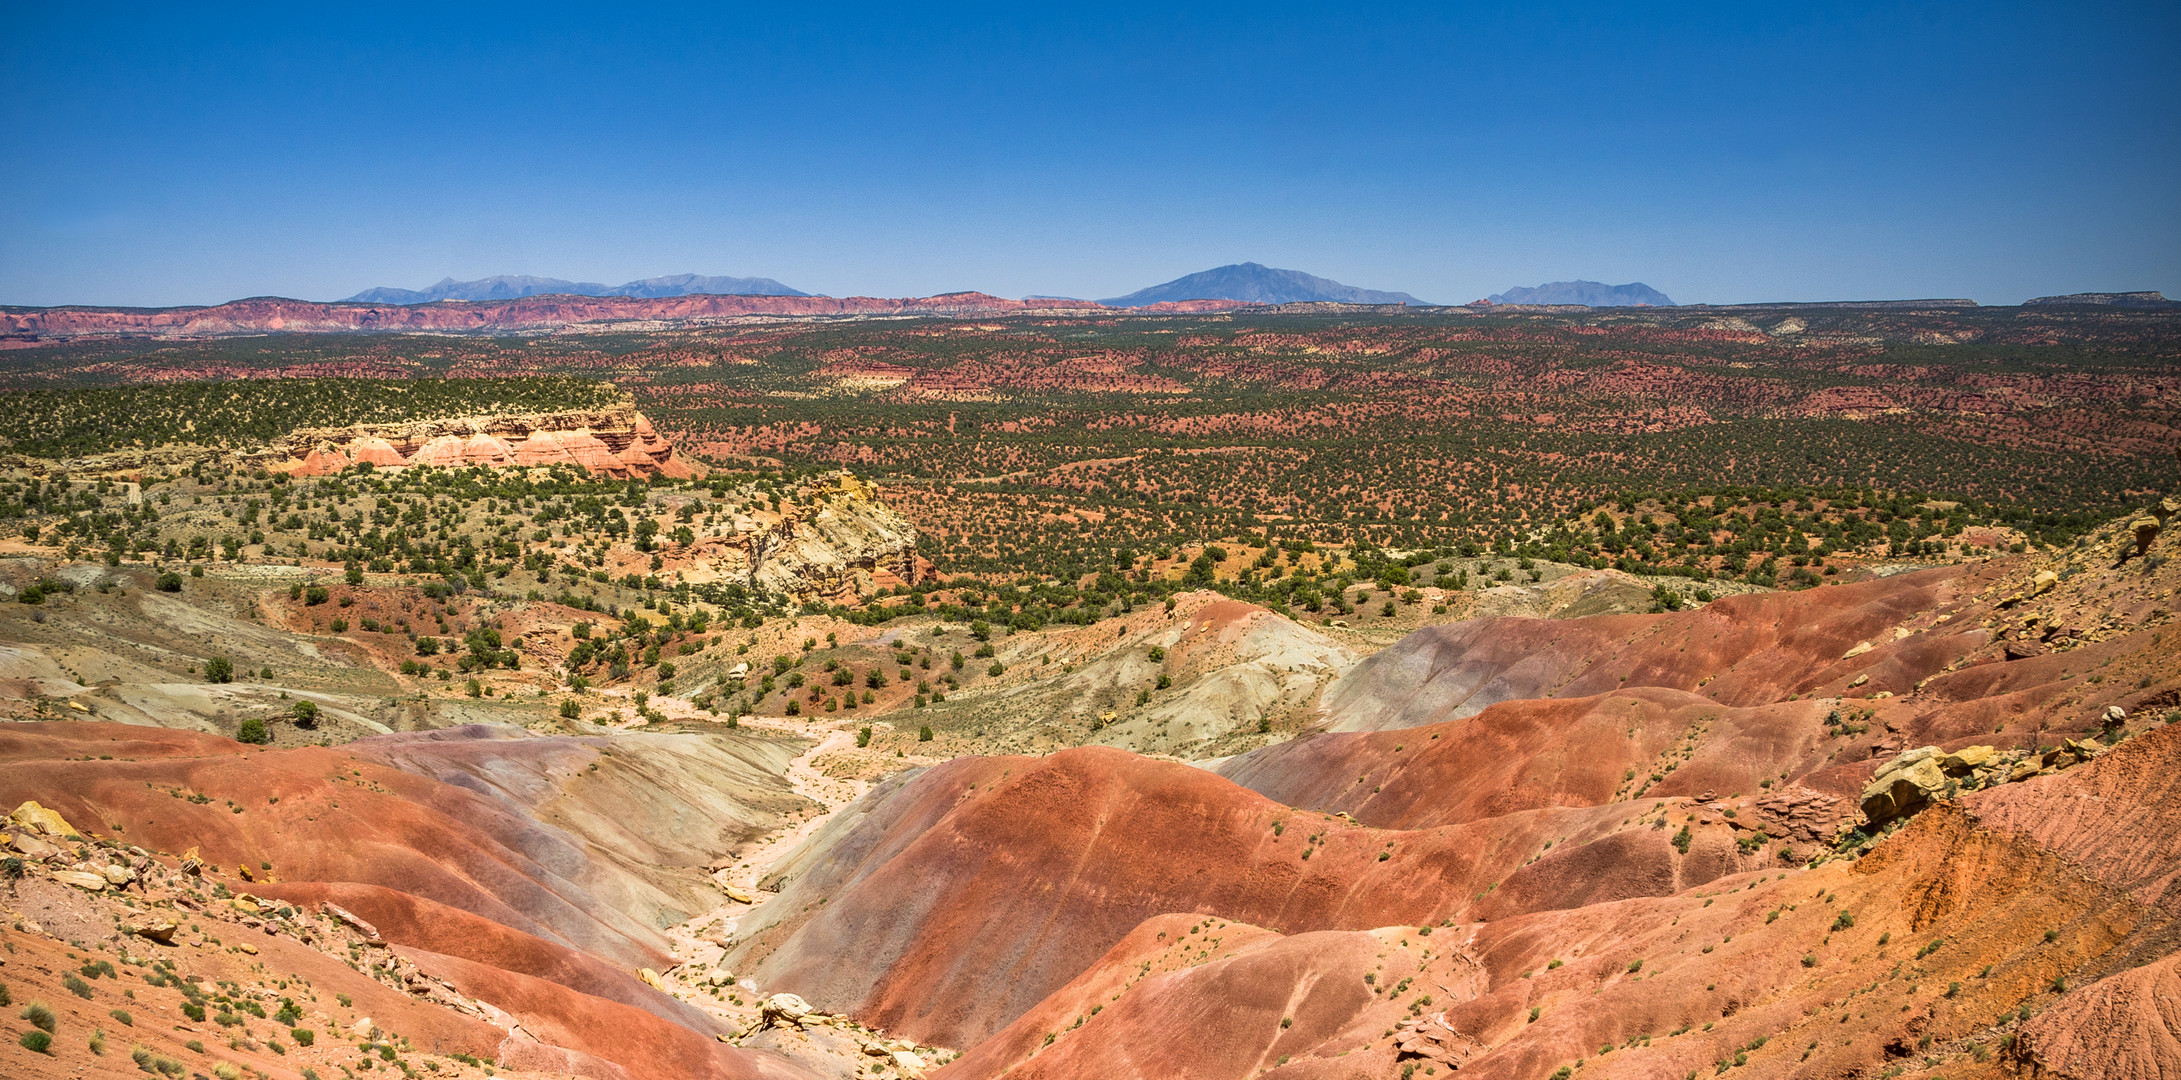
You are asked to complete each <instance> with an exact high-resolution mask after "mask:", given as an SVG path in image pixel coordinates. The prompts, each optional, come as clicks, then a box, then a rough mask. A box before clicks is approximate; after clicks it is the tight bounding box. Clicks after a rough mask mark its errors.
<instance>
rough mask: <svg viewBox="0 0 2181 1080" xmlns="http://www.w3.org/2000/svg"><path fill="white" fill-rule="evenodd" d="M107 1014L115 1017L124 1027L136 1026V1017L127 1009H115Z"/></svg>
mask: <svg viewBox="0 0 2181 1080" xmlns="http://www.w3.org/2000/svg"><path fill="white" fill-rule="evenodd" d="M106 1015H108V1016H111V1017H113V1018H114V1021H115V1022H116V1023H118V1024H120V1025H121V1026H122V1027H135V1026H136V1018H135V1017H133V1016H130V1015H129V1011H128V1010H127V1009H115V1010H114V1011H112V1012H110V1013H107V1014H106Z"/></svg>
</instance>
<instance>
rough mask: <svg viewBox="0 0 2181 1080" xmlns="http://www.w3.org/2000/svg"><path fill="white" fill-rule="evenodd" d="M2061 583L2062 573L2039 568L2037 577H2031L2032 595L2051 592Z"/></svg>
mask: <svg viewBox="0 0 2181 1080" xmlns="http://www.w3.org/2000/svg"><path fill="white" fill-rule="evenodd" d="M2059 583H2060V575H2058V574H2055V573H2053V572H2052V571H2050V570H2039V571H2038V572H2037V574H2036V576H2035V577H2032V578H2030V595H2031V596H2038V595H2041V594H2043V593H2048V592H2051V591H2052V587H2053V586H2055V585H2058V584H2059Z"/></svg>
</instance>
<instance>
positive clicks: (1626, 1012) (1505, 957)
mask: <svg viewBox="0 0 2181 1080" xmlns="http://www.w3.org/2000/svg"><path fill="white" fill-rule="evenodd" d="M2144 741H2145V742H2146V743H2152V742H2156V743H2157V744H2158V745H2156V746H2154V747H2151V748H2150V749H2151V750H2152V751H2154V752H2155V753H2157V754H2160V755H2164V754H2170V753H2181V727H2169V728H2167V729H2164V730H2162V731H2159V732H2157V733H2155V734H2153V735H2150V736H2146V737H2145V738H2144ZM2104 764H2105V763H2104V762H2099V763H2096V764H2093V765H2092V766H2090V767H2087V768H2082V769H2077V770H2073V771H2070V772H2067V773H2063V774H2060V775H2059V776H2056V777H2054V778H2052V779H2050V780H2044V781H2039V782H2038V783H2039V784H2041V785H2050V786H2052V787H2053V788H2055V789H2057V790H2056V792H2055V794H2056V795H2059V796H2061V797H2087V795H2088V793H2089V792H2092V791H2096V790H2100V789H2101V788H2102V787H2104V786H2105V785H2108V784H2110V783H2112V782H2113V780H2114V777H2113V775H2111V774H2114V773H2120V772H2123V771H2124V770H2123V769H2117V768H2116V769H2110V770H2106V773H2107V775H2102V776H2101V775H2099V771H2100V768H2101V767H2102V766H2103V765H2104ZM2123 764H2125V763H2123ZM2177 819H2181V806H2175V805H2172V804H2168V805H2166V806H2165V807H2163V808H2162V812H2161V813H2160V815H2159V818H2158V822H2157V824H2158V832H2159V836H2158V837H2154V838H2153V840H2152V843H2154V844H2155V843H2156V842H2158V840H2159V839H2160V838H2162V837H2163V835H2164V834H2165V833H2167V832H2170V831H2171V830H2172V829H2173V828H2175V827H2176V820H2177ZM2121 846H2125V844H2122V845H2121ZM1177 922H1179V923H1180V924H1181V925H1182V926H1183V928H1184V929H1186V928H1187V926H1190V925H1203V926H1205V927H1206V928H1207V929H1206V930H1205V931H1203V932H1202V933H1201V935H1192V936H1185V937H1181V938H1179V940H1181V941H1183V942H1185V943H1187V942H1192V941H1219V942H1220V943H1219V944H1216V945H1212V946H1211V947H1209V948H1206V947H1204V946H1200V945H1185V947H1184V948H1183V949H1181V950H1179V953H1180V954H1179V955H1178V956H1177V955H1176V954H1175V953H1174V952H1165V953H1161V952H1159V951H1158V950H1157V949H1155V948H1154V946H1156V945H1163V944H1166V941H1165V940H1163V939H1157V938H1155V936H1154V935H1155V934H1156V933H1157V932H1160V931H1164V932H1165V933H1167V934H1169V935H1175V934H1177V933H1179V931H1177V930H1176V929H1175V927H1176V925H1177ZM2174 926H2175V924H2174V923H2173V922H2172V921H2171V920H2170V919H2169V918H2167V917H2166V916H2164V915H2162V914H2161V913H2159V912H2157V911H2155V910H2153V909H2150V908H2146V907H2144V906H2143V905H2142V904H2140V903H2138V902H2137V901H2136V900H2135V898H2134V897H2132V896H2130V895H2129V894H2128V892H2127V891H2125V890H2124V889H2121V888H2118V887H2115V886H2112V885H2108V884H2106V883H2103V882H2100V881H2098V880H2096V879H2094V878H2092V877H2090V876H2087V875H2085V874H2084V873H2083V871H2082V867H2081V865H2080V864H2078V863H2076V862H2074V861H2072V860H2070V859H2068V858H2067V857H2065V856H2063V855H2061V854H2058V853H2056V852H2053V851H2049V850H2044V849H2041V848H2039V847H2037V846H2036V845H2035V844H2034V843H2033V842H2031V841H2030V840H2029V839H2028V838H2026V837H2023V836H2020V835H2016V834H2012V833H2008V832H2004V831H2000V830H1996V829H1990V828H1986V827H1984V826H1982V825H1980V824H1979V823H1978V822H1977V821H1976V819H1975V817H1974V816H1973V815H1971V814H1970V813H1968V812H1966V811H1965V810H1962V809H1960V808H1958V807H1956V806H1952V805H1947V806H1941V807H1939V808H1937V809H1934V810H1931V811H1927V812H1926V813H1924V814H1923V815H1920V816H1919V817H1917V818H1916V819H1914V820H1913V821H1912V822H1911V823H1910V824H1909V826H1908V827H1906V828H1904V829H1902V830H1901V831H1900V832H1898V833H1896V834H1894V835H1893V836H1891V837H1889V838H1888V839H1887V840H1886V841H1885V842H1884V843H1882V844H1880V845H1879V846H1878V847H1877V848H1876V849H1875V850H1874V851H1873V853H1872V854H1871V855H1869V856H1867V857H1865V858H1864V859H1862V860H1860V861H1857V862H1852V863H1850V862H1829V863H1825V864H1822V865H1820V866H1817V867H1815V868H1810V869H1792V870H1782V871H1773V872H1767V873H1761V874H1745V875H1737V876H1734V877H1730V878H1727V879H1724V880H1721V881H1718V882H1715V883H1713V884H1711V885H1708V886H1705V887H1703V888H1699V889H1697V890H1693V891H1691V892H1687V893H1683V894H1681V895H1677V896H1672V897H1661V898H1643V899H1634V900H1628V901H1623V902H1619V903H1610V904H1597V905H1591V906H1586V907H1583V908H1579V909H1574V910H1564V911H1551V912H1541V913H1535V914H1529V915H1521V916H1516V917H1513V918H1509V919H1505V920H1498V921H1493V922H1489V923H1482V924H1467V925H1457V926H1453V927H1443V928H1438V929H1436V931H1435V932H1434V933H1433V934H1432V935H1431V936H1429V937H1425V936H1423V935H1422V934H1421V933H1420V932H1419V931H1418V930H1417V929H1416V928H1414V927H1395V928H1393V929H1391V930H1381V931H1378V932H1376V933H1374V934H1368V935H1365V934H1353V935H1322V934H1320V935H1301V936H1298V937H1294V938H1286V939H1280V938H1268V937H1267V936H1266V935H1265V934H1264V932H1263V931H1257V930H1253V929H1246V928H1241V927H1228V926H1224V925H1222V920H1216V919H1214V920H1201V922H1200V920H1198V919H1197V918H1196V917H1190V918H1189V919H1187V920H1177V919H1175V918H1174V917H1165V918H1162V919H1157V920H1153V921H1150V922H1147V923H1146V924H1145V925H1144V926H1143V927H1141V928H1139V929H1138V930H1137V931H1135V932H1134V933H1133V934H1131V935H1130V936H1129V937H1128V938H1127V939H1126V940H1125V941H1124V942H1123V943H1122V944H1121V945H1119V946H1117V947H1116V948H1114V949H1113V950H1112V951H1111V952H1110V953H1109V954H1108V955H1107V956H1106V957H1105V958H1104V959H1103V960H1102V961H1101V962H1100V963H1099V964H1096V965H1094V966H1093V967H1092V968H1091V969H1089V970H1087V971H1085V972H1084V973H1082V974H1081V975H1079V976H1078V977H1077V978H1076V979H1075V980H1073V981H1072V982H1071V983H1070V984H1068V985H1067V986H1066V987H1064V988H1063V989H1062V990H1061V991H1059V992H1058V993H1056V994H1054V995H1053V996H1052V997H1051V998H1050V999H1048V1000H1047V1001H1045V1002H1041V1003H1039V1004H1038V1005H1037V1006H1035V1007H1033V1008H1032V1009H1030V1010H1028V1011H1026V1012H1025V1014H1024V1016H1023V1017H1022V1018H1021V1019H1020V1020H1019V1021H1017V1024H1016V1026H1013V1027H1010V1028H1008V1029H1006V1030H1005V1031H1003V1032H1002V1033H1001V1034H1000V1035H999V1036H998V1037H996V1038H995V1039H993V1040H992V1041H991V1042H989V1043H988V1044H986V1045H985V1046H983V1047H979V1048H978V1049H976V1050H975V1051H973V1052H972V1053H970V1054H968V1055H966V1056H965V1057H964V1058H963V1059H962V1060H961V1061H959V1062H957V1063H955V1064H954V1065H951V1066H949V1068H948V1069H947V1070H945V1071H944V1072H942V1073H941V1074H940V1075H941V1076H942V1077H962V1078H982V1077H990V1076H997V1075H999V1074H1000V1073H1002V1072H1007V1075H1010V1076H1101V1077H1104V1076H1113V1077H1138V1076H1141V1077H1152V1076H1176V1075H1187V1076H1192V1077H1203V1078H1224V1077H1233V1078H1235V1080H1241V1078H1243V1077H1251V1076H1259V1075H1263V1076H1269V1077H1276V1078H1280V1080H1297V1078H1306V1077H1307V1078H1312V1080H1321V1078H1334V1077H1342V1078H1349V1077H1354V1078H1363V1077H1369V1078H1373V1080H1377V1078H1382V1077H1391V1076H1396V1075H1400V1070H1401V1069H1402V1068H1403V1066H1404V1063H1406V1064H1407V1065H1414V1066H1418V1067H1419V1072H1418V1075H1423V1074H1422V1073H1421V1067H1423V1066H1433V1067H1435V1068H1436V1069H1437V1070H1438V1071H1439V1072H1441V1073H1443V1072H1444V1071H1446V1068H1445V1066H1446V1065H1447V1064H1448V1063H1450V1061H1452V1060H1454V1059H1460V1060H1459V1063H1460V1067H1461V1074H1462V1075H1463V1076H1482V1077H1490V1078H1507V1080H1530V1078H1536V1077H1543V1076H1547V1075H1549V1074H1552V1073H1554V1071H1555V1070H1557V1069H1559V1068H1561V1067H1569V1068H1571V1069H1573V1068H1583V1069H1584V1071H1583V1072H1582V1073H1581V1074H1580V1075H1609V1076H1615V1077H1621V1076H1631V1077H1655V1078H1659V1080H1668V1078H1678V1077H1683V1076H1685V1075H1686V1074H1687V1073H1688V1072H1689V1071H1690V1070H1692V1069H1694V1070H1697V1071H1698V1072H1699V1073H1700V1074H1701V1075H1715V1074H1719V1073H1731V1075H1733V1076H1736V1077H1809V1076H1828V1077H1830V1076H1839V1077H1849V1076H1870V1075H1877V1074H1879V1073H1880V1072H1881V1071H1884V1070H1888V1069H1889V1068H1891V1067H1894V1066H1900V1067H1902V1068H1904V1069H1913V1070H1915V1071H1914V1072H1910V1073H1908V1075H1918V1076H1928V1075H1935V1074H1943V1075H1947V1076H1955V1077H1959V1076H1976V1075H1996V1073H1995V1072H1994V1070H1996V1069H1997V1068H1998V1065H1999V1062H2000V1055H2001V1054H2002V1053H2003V1043H2004V1041H2005V1040H2006V1039H2007V1038H2008V1037H2009V1036H2012V1035H2014V1034H2016V1033H2017V1032H2020V1033H2021V1034H2022V1035H2023V1045H2024V1047H2026V1050H2025V1053H2027V1054H2029V1055H2032V1056H2033V1057H2034V1058H2035V1060H2036V1061H2038V1062H2039V1063H2040V1065H2041V1066H2042V1067H2044V1068H2046V1069H2048V1070H2054V1071H2056V1072H2057V1073H2058V1074H2059V1075H2068V1076H2075V1077H2082V1078H2089V1077H2103V1076H2128V1077H2165V1076H2172V1075H2175V1074H2174V1072H2173V1071H2172V1070H2173V1069H2174V1068H2175V1067H2177V1066H2181V1057H2177V1056H2176V1055H2175V1053H2174V1048H2176V1047H2177V1046H2181V1043H2177V1041H2176V1038H2175V1032H2176V1031H2177V1030H2181V1026H2177V1024H2176V1021H2177V1019H2181V1018H2177V1017H2176V1015H2175V1010H2174V1008H2173V1006H2172V1001H2171V994H2172V987H2173V979H2174V967H2173V964H2172V958H2171V956H2170V950H2171V947H2172V941H2171V932H2172V928H2173V927H2174ZM1331 937H1342V938H1349V939H1365V940H1369V941H1370V942H1371V946H1370V947H1369V948H1366V949H1363V950H1361V956H1362V958H1363V959H1364V960H1365V961H1366V963H1365V965H1364V967H1363V968H1362V969H1361V970H1363V971H1367V972H1369V973H1370V974H1372V975H1374V976H1375V977H1374V979H1373V980H1372V981H1371V982H1369V983H1365V982H1363V981H1362V979H1361V977H1360V975H1359V974H1358V970H1357V968H1356V965H1355V964H1354V962H1353V961H1352V960H1351V959H1348V958H1349V957H1353V956H1356V955H1357V950H1356V946H1354V945H1345V944H1327V945H1321V944H1318V943H1316V942H1315V941H1313V940H1312V939H1325V938H1331ZM1221 939H1224V940H1221ZM1290 946H1292V947H1293V950H1294V951H1293V952H1289V950H1288V947H1290ZM1427 950H1428V951H1427ZM2160 954H2167V955H2164V956H2161V955H2160ZM2149 957H2159V958H2158V959H2156V960H2155V961H2154V962H2152V963H2150V964H2148V965H2146V966H2143V967H2134V966H2131V965H2133V964H2137V963H2141V962H2142V961H2143V960H2144V959H2146V958H2149ZM1147 960H1149V961H1152V962H1153V963H1152V965H1151V966H1150V967H1147V966H1146V964H1145V962H1146V961H1147ZM1375 965H1383V967H1382V968H1379V969H1377V970H1372V968H1373V967H1375ZM1154 969H1156V970H1154ZM1418 970H1421V971H1422V974H1420V975H1418V976H1417V977H1416V978H1415V979H1413V981H1409V982H1403V981H1402V980H1403V979H1405V978H1407V977H1408V975H1409V973H1411V972H1414V971H1418ZM2107 971H2114V972H2116V973H2114V974H2111V975H2109V976H2107V977H2104V978H2102V979H2101V978H2099V976H2100V974H2101V973H2102V972H2107ZM2056 979H2057V980H2062V981H2061V982H2057V983H2056V982H2055V980H2056ZM2093 980H2095V981H2093ZM1343 981H1346V982H1347V985H1346V986H1345V987H1343V986H1341V985H1340V983H1341V982H1343ZM1328 983H1331V985H1330V986H1328V985H1327V984H1328ZM2079 983H2082V984H2087V985H2082V986H2081V988H2080V989H2077V990H2070V991H2067V992H2066V993H2064V994H2063V993H2060V992H2058V989H2057V988H2058V987H2061V986H2073V985H2077V984H2079ZM1389 984H1390V985H1389ZM1339 990H1345V991H1346V993H1345V994H1339V995H1335V994H1329V993H1328V991H1339ZM1427 998H1428V1000H1426V999H1427ZM1358 1001H1361V1002H1362V1004H1361V1005H1358V1004H1357V1002H1358ZM1229 1003H1234V1005H1235V1007H1234V1008H1233V1009H1231V1010H1230V1009H1229V1008H1228V1005H1229ZM1093 1008H1095V1009H1096V1010H1097V1011H1096V1012H1093V1011H1092V1010H1093ZM1533 1010H1534V1011H1533ZM2040 1014H2041V1015H2040ZM1078 1016H1081V1017H1083V1018H1084V1019H1083V1021H1082V1023H1081V1024H1080V1025H1078V1024H1076V1022H1075V1018H1076V1017H1078ZM2032 1016H2034V1017H2036V1019H2033V1020H2029V1021H2028V1022H2027V1023H2025V1022H2024V1019H2025V1018H2026V1017H2032ZM1289 1017H1291V1018H1292V1019H1293V1024H1292V1026H1290V1027H1286V1028H1282V1027H1279V1026H1278V1025H1277V1020H1278V1019H1281V1018H1289ZM1411 1017H1419V1018H1431V1017H1443V1019H1444V1021H1445V1023H1446V1026H1447V1028H1448V1029H1450V1030H1451V1032H1452V1033H1456V1034H1453V1035H1451V1036H1450V1038H1449V1042H1450V1043H1451V1044H1452V1045H1453V1047H1455V1048H1456V1049H1457V1050H1462V1051H1467V1053H1466V1054H1463V1053H1456V1054H1454V1055H1452V1056H1451V1057H1432V1056H1416V1055H1415V1054H1412V1053H1404V1052H1403V1047H1404V1045H1407V1044H1405V1043H1404V1041H1403V1040H1401V1039H1400V1038H1398V1037H1397V1036H1395V1035H1392V1034H1389V1033H1391V1032H1395V1031H1396V1030H1397V1029H1398V1027H1399V1026H1400V1025H1401V1024H1402V1023H1403V1021H1405V1020H1408V1019H1409V1018H1411ZM1297 1031H1309V1032H1311V1033H1313V1036H1314V1037H1313V1038H1310V1039H1308V1040H1304V1041H1302V1042H1301V1044H1300V1045H1295V1044H1294V1043H1292V1042H1290V1041H1289V1040H1292V1039H1293V1038H1294V1036H1293V1033H1294V1032H1297ZM1328 1032H1329V1033H1330V1034H1327V1033H1328ZM1048 1034H1050V1035H1051V1041H1050V1042H1048V1041H1047V1038H1046V1036H1047V1035H1048ZM1208 1049H1209V1050H1213V1051H1224V1052H1207V1050H1208ZM1425 1049H1427V1050H1433V1049H1434V1048H1425ZM1434 1052H1436V1051H1435V1050H1434ZM1283 1054H1284V1055H1287V1061H1286V1062H1285V1064H1281V1063H1280V1058H1279V1056H1278V1055H1283ZM1268 1058H1269V1060H1268ZM1268 1066H1269V1070H1268ZM1601 1068H1602V1069H1604V1070H1605V1071H1603V1072H1598V1071H1597V1070H1599V1069H1601ZM1009 1069H1013V1070H1014V1071H1011V1072H1009V1071H1008V1070H1009ZM1927 1070H1928V1071H1927ZM2161 1070H2164V1071H2161ZM2049 1074H2050V1073H2048V1075H2049Z"/></svg>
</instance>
